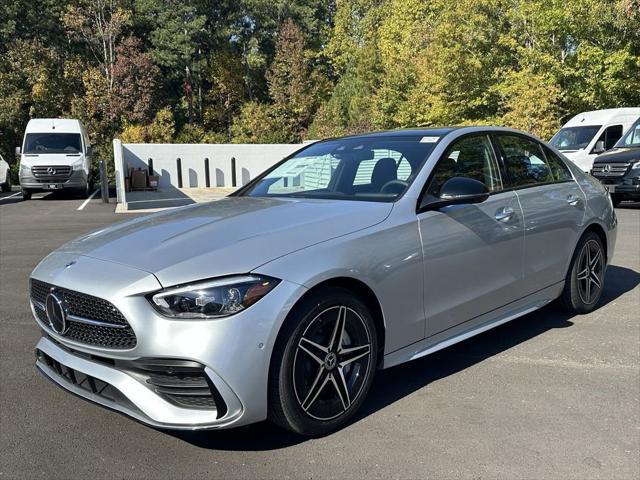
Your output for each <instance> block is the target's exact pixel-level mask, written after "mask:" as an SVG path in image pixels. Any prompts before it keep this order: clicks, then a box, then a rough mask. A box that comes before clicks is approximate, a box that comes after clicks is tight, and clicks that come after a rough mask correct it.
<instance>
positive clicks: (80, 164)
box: [71, 160, 84, 171]
mask: <svg viewBox="0 0 640 480" xmlns="http://www.w3.org/2000/svg"><path fill="white" fill-rule="evenodd" d="M71 167H72V168H73V170H74V171H75V170H82V169H83V168H84V160H78V161H77V162H76V163H74V164H73V165H71Z"/></svg>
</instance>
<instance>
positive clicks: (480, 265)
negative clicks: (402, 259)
mask: <svg viewBox="0 0 640 480" xmlns="http://www.w3.org/2000/svg"><path fill="white" fill-rule="evenodd" d="M452 177H469V178H473V179H475V180H479V181H481V182H483V183H484V184H485V186H486V187H487V189H488V190H489V191H490V192H491V195H490V197H489V198H488V199H487V200H486V201H484V202H482V203H478V204H468V205H451V206H448V207H444V208H441V209H439V210H437V211H426V212H423V213H419V214H418V221H419V227H420V236H421V240H422V249H423V258H424V302H425V315H426V318H427V326H426V336H432V335H435V334H437V333H440V332H443V331H445V330H448V329H450V328H453V327H455V326H457V325H461V324H467V325H468V326H469V327H472V326H473V325H474V323H473V320H474V319H475V318H476V317H478V316H479V315H482V314H484V313H487V312H490V311H492V310H494V309H496V308H499V307H501V306H503V305H505V304H507V303H509V302H511V301H513V300H516V299H517V298H518V297H519V296H521V289H522V269H523V266H522V253H523V247H524V233H523V228H524V227H523V217H522V211H521V210H520V206H519V203H518V198H517V196H516V194H515V192H513V191H505V187H504V181H503V178H502V175H501V172H500V169H499V167H498V162H497V159H496V156H495V151H494V149H493V146H492V144H491V141H490V137H489V135H487V134H486V133H485V134H473V135H469V136H465V137H462V138H460V139H457V140H454V141H453V142H452V144H451V146H449V148H448V149H447V150H446V151H445V153H444V155H443V156H442V157H441V158H440V159H439V161H438V163H437V165H436V166H435V168H434V171H433V173H432V175H431V177H430V179H429V181H428V183H427V185H426V188H425V192H424V195H430V196H433V197H438V196H439V190H440V188H441V187H442V185H443V184H444V183H445V182H446V181H447V180H448V179H450V178H452Z"/></svg>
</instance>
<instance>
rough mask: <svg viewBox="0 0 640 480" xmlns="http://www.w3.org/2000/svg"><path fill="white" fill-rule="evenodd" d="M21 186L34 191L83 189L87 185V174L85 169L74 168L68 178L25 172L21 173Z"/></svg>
mask: <svg viewBox="0 0 640 480" xmlns="http://www.w3.org/2000/svg"><path fill="white" fill-rule="evenodd" d="M20 186H21V187H22V188H24V189H27V190H33V191H41V190H60V189H74V190H82V189H85V188H86V187H87V174H86V172H85V171H84V170H74V171H72V172H71V176H70V177H69V178H67V179H60V178H36V177H35V176H33V174H26V175H24V174H23V175H20ZM52 186H55V187H52Z"/></svg>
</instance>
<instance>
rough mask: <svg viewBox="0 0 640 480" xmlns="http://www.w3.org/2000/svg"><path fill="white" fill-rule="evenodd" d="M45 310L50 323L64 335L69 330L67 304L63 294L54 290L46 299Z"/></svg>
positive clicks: (56, 330)
mask: <svg viewBox="0 0 640 480" xmlns="http://www.w3.org/2000/svg"><path fill="white" fill-rule="evenodd" d="M45 312H46V313H47V319H48V320H49V325H50V326H51V328H52V329H53V331H54V332H56V333H57V334H59V335H64V334H65V332H66V331H67V328H68V325H67V305H66V304H65V301H64V298H63V297H62V294H60V293H59V292H56V291H55V290H52V291H51V292H50V293H49V295H47V298H46V300H45Z"/></svg>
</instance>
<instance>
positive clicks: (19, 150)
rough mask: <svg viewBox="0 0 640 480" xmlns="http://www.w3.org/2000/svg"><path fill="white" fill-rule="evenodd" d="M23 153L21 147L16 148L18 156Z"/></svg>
mask: <svg viewBox="0 0 640 480" xmlns="http://www.w3.org/2000/svg"><path fill="white" fill-rule="evenodd" d="M21 151H22V149H21V148H20V147H16V155H20V152H21Z"/></svg>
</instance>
